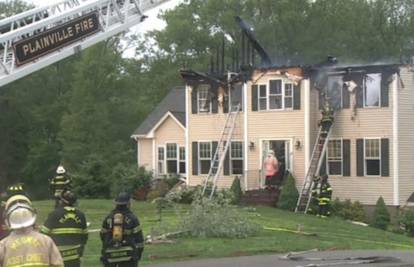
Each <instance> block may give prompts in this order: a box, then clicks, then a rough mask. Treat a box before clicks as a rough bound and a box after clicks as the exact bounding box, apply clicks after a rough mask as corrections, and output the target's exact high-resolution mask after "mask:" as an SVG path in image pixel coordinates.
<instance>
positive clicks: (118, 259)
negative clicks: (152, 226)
mask: <svg viewBox="0 0 414 267" xmlns="http://www.w3.org/2000/svg"><path fill="white" fill-rule="evenodd" d="M115 205H116V206H115V209H114V210H113V211H112V212H111V213H110V214H109V215H108V216H107V217H106V218H105V220H104V221H103V223H102V229H101V233H100V235H101V240H102V257H101V261H102V263H103V264H104V266H105V267H136V266H138V261H139V260H140V259H141V254H142V251H143V250H144V237H143V234H142V230H141V226H140V224H139V220H138V218H137V217H136V216H135V215H134V214H133V213H132V211H131V210H130V196H129V194H127V193H125V192H121V193H119V195H118V196H117V197H116V199H115Z"/></svg>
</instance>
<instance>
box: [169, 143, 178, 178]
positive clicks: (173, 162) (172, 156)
mask: <svg viewBox="0 0 414 267" xmlns="http://www.w3.org/2000/svg"><path fill="white" fill-rule="evenodd" d="M167 173H177V144H167Z"/></svg>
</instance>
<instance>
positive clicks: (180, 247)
mask: <svg viewBox="0 0 414 267" xmlns="http://www.w3.org/2000/svg"><path fill="white" fill-rule="evenodd" d="M35 206H36V208H37V210H38V213H39V220H38V222H39V223H42V222H43V221H44V218H45V217H46V215H47V213H48V212H49V211H50V210H51V209H52V206H53V203H52V202H51V201H39V202H35ZM112 207H113V204H112V201H111V200H82V201H80V208H81V209H82V210H83V211H84V212H85V214H86V216H87V219H88V221H89V222H90V223H91V226H90V228H91V229H98V228H99V227H100V225H101V221H102V220H103V218H104V217H105V216H106V215H107V213H108V212H109V211H110V210H111V209H112ZM132 208H133V210H134V212H135V214H137V215H138V217H139V219H140V220H141V224H142V225H143V229H144V233H145V234H148V233H149V231H150V229H151V226H153V225H155V224H156V222H157V218H158V215H157V213H156V210H155V207H154V206H153V205H152V204H150V203H146V202H134V203H133V207H132ZM186 208H187V207H186V206H180V207H179V208H178V209H179V210H181V212H182V211H183V210H185V209H186ZM243 212H244V213H245V214H246V216H249V217H250V218H251V219H252V220H253V221H255V222H257V223H259V224H260V225H262V226H267V227H283V228H289V229H292V230H295V229H296V228H297V225H298V224H302V225H303V230H304V231H307V232H312V233H316V234H317V236H302V235H297V234H292V233H287V232H278V231H268V230H263V231H262V232H261V233H260V234H259V235H257V236H256V237H252V238H248V239H224V238H207V239H194V238H179V239H177V240H175V241H176V243H174V244H164V245H147V246H146V247H145V252H144V256H143V259H142V264H151V263H156V262H164V261H178V260H183V259H190V258H192V259H193V258H210V257H211V258H216V257H226V256H239V255H253V254H265V253H281V252H288V251H300V250H307V249H312V248H320V249H398V250H414V238H409V237H406V236H403V235H397V234H393V233H390V232H384V231H381V230H377V229H374V228H370V227H362V226H357V225H353V224H351V223H348V222H345V221H343V220H340V219H336V218H332V219H320V218H317V217H314V216H308V215H298V214H294V213H290V212H285V211H281V210H278V209H274V208H268V207H259V208H257V209H256V210H255V211H253V212H252V211H247V210H246V209H243ZM179 214H180V213H177V212H176V210H175V209H170V210H167V211H166V212H165V221H166V222H168V223H170V224H177V223H179ZM100 246H101V243H100V240H99V234H98V233H91V234H90V235H89V241H88V244H87V247H86V251H85V256H84V259H83V262H84V264H83V265H84V266H88V267H89V266H91V267H92V266H100V265H99V263H98V262H99V255H100Z"/></svg>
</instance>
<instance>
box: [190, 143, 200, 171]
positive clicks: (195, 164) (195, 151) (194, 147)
mask: <svg viewBox="0 0 414 267" xmlns="http://www.w3.org/2000/svg"><path fill="white" fill-rule="evenodd" d="M191 149H192V152H193V157H192V161H193V175H198V143H197V142H193V143H192V145H191Z"/></svg>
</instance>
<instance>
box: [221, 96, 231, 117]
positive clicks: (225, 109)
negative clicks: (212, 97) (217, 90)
mask: <svg viewBox="0 0 414 267" xmlns="http://www.w3.org/2000/svg"><path fill="white" fill-rule="evenodd" d="M229 106H230V103H229V95H226V96H224V101H223V113H228V112H229Z"/></svg>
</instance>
